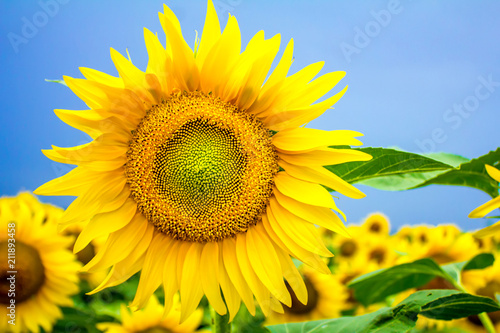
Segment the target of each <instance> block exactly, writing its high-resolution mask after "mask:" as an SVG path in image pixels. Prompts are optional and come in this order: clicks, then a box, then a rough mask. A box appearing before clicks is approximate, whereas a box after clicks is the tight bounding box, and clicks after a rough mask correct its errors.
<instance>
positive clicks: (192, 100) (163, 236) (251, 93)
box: [37, 1, 371, 319]
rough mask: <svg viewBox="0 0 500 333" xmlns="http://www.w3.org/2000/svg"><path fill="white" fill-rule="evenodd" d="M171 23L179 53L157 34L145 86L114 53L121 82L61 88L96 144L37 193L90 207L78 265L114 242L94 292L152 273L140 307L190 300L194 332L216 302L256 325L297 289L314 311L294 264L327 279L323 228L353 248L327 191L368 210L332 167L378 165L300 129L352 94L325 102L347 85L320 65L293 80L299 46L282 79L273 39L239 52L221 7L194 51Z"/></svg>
mask: <svg viewBox="0 0 500 333" xmlns="http://www.w3.org/2000/svg"><path fill="white" fill-rule="evenodd" d="M159 17H160V22H161V24H162V26H163V29H164V31H165V34H166V37H167V41H166V45H165V46H164V45H163V44H162V43H161V42H160V41H159V40H158V38H157V35H156V34H154V33H152V32H150V31H149V30H147V29H145V30H144V37H145V40H146V47H147V50H148V54H149V62H148V65H147V68H146V70H145V71H142V70H140V69H138V68H137V67H135V66H134V65H133V64H132V63H131V61H130V60H128V59H126V58H125V57H123V56H122V55H120V54H119V53H118V52H117V51H115V50H111V58H112V60H113V62H114V64H115V66H116V69H117V70H118V73H119V77H113V76H110V75H107V74H104V73H102V72H98V71H96V70H92V69H88V68H82V69H81V71H82V73H83V75H84V76H85V78H86V79H74V78H70V77H65V78H64V79H65V82H66V83H67V85H68V86H69V88H70V89H72V90H73V92H75V93H76V94H77V95H78V96H79V97H80V98H81V99H82V100H84V101H85V103H86V104H87V105H88V106H89V110H85V111H70V110H56V113H57V115H58V116H59V117H60V118H61V119H62V120H63V121H65V122H66V123H68V124H70V125H71V126H73V127H75V128H78V129H80V130H82V131H84V132H86V133H87V134H89V135H90V136H91V137H92V139H93V141H91V142H89V143H88V144H85V145H81V146H78V147H71V148H60V147H53V149H52V150H47V151H44V154H45V155H47V156H48V157H49V158H51V159H52V160H55V161H58V162H61V163H69V164H75V165H77V167H76V168H75V169H73V170H72V171H70V172H69V173H68V174H66V175H64V176H63V177H60V178H58V179H55V180H52V181H50V182H48V183H47V184H45V185H43V186H41V187H40V188H38V189H37V193H40V194H47V195H54V194H56V195H76V196H77V197H78V198H77V199H75V201H74V202H73V203H72V204H71V205H70V206H69V207H68V209H67V210H66V212H65V214H64V215H63V216H62V218H61V224H63V225H70V224H72V223H76V222H79V221H85V220H89V222H88V225H87V226H86V227H85V228H84V229H83V231H82V232H81V233H80V235H79V237H78V239H77V241H76V243H75V248H74V250H75V251H76V252H78V251H80V250H82V249H84V248H85V247H86V246H87V245H88V244H89V243H90V242H91V241H92V240H93V239H96V238H98V237H106V238H107V240H106V243H105V244H104V246H103V249H102V250H101V251H100V252H99V255H98V256H96V257H94V259H92V260H91V261H89V262H88V264H87V265H86V266H85V267H84V269H85V270H87V271H91V272H93V271H105V270H106V269H108V268H109V267H111V270H110V271H109V274H108V276H107V277H106V279H105V280H104V282H103V283H102V284H101V285H100V286H98V287H97V288H96V289H95V291H94V292H97V291H99V290H102V289H103V288H106V287H109V286H113V285H116V284H119V283H121V282H123V281H125V280H126V279H127V278H129V277H130V276H132V275H133V274H135V273H136V272H137V271H139V270H142V274H141V279H140V282H139V286H138V290H137V293H136V298H135V299H134V302H133V304H132V306H133V307H134V308H141V307H144V306H145V305H146V304H147V302H148V299H149V296H150V295H151V294H152V292H153V291H154V290H155V289H156V288H157V287H158V286H160V285H163V288H164V292H165V306H164V311H165V312H166V313H168V311H170V309H171V308H172V306H173V299H174V295H176V294H177V293H180V297H181V299H182V302H181V310H182V311H181V314H182V319H186V318H187V316H189V315H190V314H191V313H192V312H193V311H194V310H195V308H196V306H197V305H198V303H199V301H200V299H201V298H202V296H203V295H206V296H207V298H208V301H209V302H210V304H211V305H212V306H213V307H214V308H215V310H216V311H217V312H218V313H220V314H225V313H226V312H227V311H229V313H230V317H231V318H232V317H233V316H234V315H235V314H236V312H237V311H238V309H239V306H240V303H241V302H244V303H245V305H246V306H247V308H248V309H249V311H250V313H252V314H254V313H255V304H254V297H255V299H256V300H257V302H258V304H259V305H260V306H261V308H262V311H263V312H264V314H268V313H269V312H270V310H271V309H274V310H277V311H283V308H282V305H281V304H285V305H287V306H289V307H290V306H291V304H292V298H291V296H290V292H289V289H290V288H291V290H293V291H294V293H295V295H297V298H298V299H299V300H300V301H301V302H304V301H305V299H306V298H307V287H306V285H305V284H304V283H303V282H302V280H301V279H300V275H299V273H298V272H297V269H296V268H295V266H294V264H293V262H292V260H291V257H292V256H293V257H295V258H298V259H299V260H301V261H303V262H304V263H305V264H307V265H309V266H311V267H313V268H315V269H317V270H318V271H321V272H323V273H329V270H328V267H327V266H326V264H325V263H324V261H323V260H322V259H321V257H320V256H331V255H332V254H331V253H330V252H329V251H328V249H327V248H326V247H325V246H324V244H323V243H322V241H321V238H320V234H319V232H318V228H317V227H316V226H315V225H318V226H320V227H322V228H326V229H329V230H332V231H334V232H336V233H340V234H343V235H346V236H347V235H348V234H347V231H346V228H345V227H344V225H343V222H342V218H341V217H343V218H345V216H344V214H343V213H342V212H341V211H340V210H339V209H338V208H337V206H336V203H335V201H334V200H333V198H332V196H331V195H330V193H329V192H328V191H327V190H326V188H331V189H334V190H336V191H338V192H340V193H342V194H345V195H347V196H349V197H353V198H362V197H363V196H364V194H363V193H361V192H360V191H359V190H357V189H356V188H354V187H353V186H351V185H350V184H348V183H346V182H345V181H343V180H342V179H340V178H339V177H338V176H336V175H335V174H333V173H331V172H329V171H328V170H327V169H325V168H324V166H326V165H332V164H341V163H345V162H350V161H365V160H368V159H370V158H371V156H369V155H367V154H365V153H363V152H360V151H358V150H351V149H339V148H332V146H346V145H348V146H350V145H360V144H361V142H360V141H359V140H357V139H356V137H357V136H360V135H361V134H360V133H358V132H354V131H348V130H337V131H321V130H315V129H311V128H305V127H302V125H304V124H306V123H308V122H309V121H311V120H313V119H315V118H316V117H318V116H320V115H321V114H322V113H323V112H325V111H326V110H328V109H329V108H331V106H332V105H333V104H335V103H336V102H337V101H338V100H339V98H340V97H341V96H342V95H343V94H344V92H345V91H346V88H347V87H345V88H343V89H340V91H338V92H336V93H335V94H333V95H332V96H328V97H327V98H324V99H322V97H323V96H325V94H328V93H329V91H331V90H332V89H333V88H334V87H335V85H336V84H337V83H338V82H339V81H340V80H341V79H342V77H343V76H344V75H345V73H344V72H333V73H327V74H324V75H322V76H319V77H317V78H315V77H316V75H317V74H318V73H319V72H320V70H321V68H322V66H323V63H321V62H320V63H315V64H312V65H310V66H307V67H306V68H304V69H302V70H300V71H297V72H296V73H294V74H293V75H289V70H290V66H291V64H292V60H293V41H290V42H289V43H288V45H287V46H286V48H285V50H284V52H283V54H282V56H281V58H280V59H279V60H278V61H277V64H276V66H275V68H274V69H273V70H272V71H271V72H270V69H271V67H272V64H273V62H274V60H275V57H276V55H277V53H278V50H279V44H280V36H279V35H276V36H274V37H272V38H268V39H266V38H265V36H264V33H263V32H262V31H261V32H259V33H257V34H256V35H255V36H254V37H253V38H252V39H251V40H250V42H249V43H248V45H247V46H246V48H245V49H244V50H243V51H242V50H241V37H240V31H239V27H238V22H237V21H236V19H235V18H234V17H233V16H230V17H229V20H228V23H227V25H226V27H225V29H224V30H223V31H221V29H220V25H219V20H218V17H217V14H216V12H215V9H214V6H213V4H212V2H211V1H208V10H207V16H206V20H205V26H204V28H203V34H202V36H201V39H200V41H199V43H197V46H196V49H195V50H193V49H191V48H190V47H189V45H188V43H186V41H185V40H184V38H183V37H182V31H181V25H180V22H179V21H178V19H177V17H176V16H175V14H174V13H173V12H172V11H171V10H170V9H169V8H168V7H167V6H165V7H164V12H163V13H160V14H159ZM320 99H322V100H321V101H320V102H318V100H320ZM337 213H338V214H340V216H341V217H339V216H338V215H337ZM200 276H203V277H204V278H203V279H200V278H199V277H200ZM285 281H287V283H288V287H287V285H286V284H285ZM221 291H222V294H221Z"/></svg>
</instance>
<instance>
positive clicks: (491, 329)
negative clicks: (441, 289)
mask: <svg viewBox="0 0 500 333" xmlns="http://www.w3.org/2000/svg"><path fill="white" fill-rule="evenodd" d="M447 280H448V281H449V282H451V283H452V284H453V286H454V287H455V288H456V289H458V290H460V291H461V292H463V293H467V294H469V292H468V291H467V290H466V289H465V288H464V287H463V286H461V285H460V284H459V283H458V282H457V281H455V280H454V279H453V278H450V279H447ZM477 316H478V317H479V320H480V321H481V323H482V324H483V327H484V329H485V330H486V332H488V333H495V332H496V331H495V326H493V323H492V322H491V319H490V317H489V316H488V314H487V313H486V312H481V313H480V314H478V315H477Z"/></svg>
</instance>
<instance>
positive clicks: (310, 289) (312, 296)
mask: <svg viewBox="0 0 500 333" xmlns="http://www.w3.org/2000/svg"><path fill="white" fill-rule="evenodd" d="M304 283H305V285H306V289H307V304H302V303H301V302H300V301H299V299H298V298H297V296H296V295H295V293H294V292H293V289H292V288H291V287H290V285H289V284H288V282H286V281H285V285H286V288H287V289H288V291H289V292H290V296H291V297H292V306H291V307H288V306H286V305H285V304H283V307H284V309H285V311H287V312H289V313H293V314H295V315H305V314H308V313H310V312H312V311H314V309H316V307H317V305H318V301H319V293H318V291H317V290H316V288H314V285H313V284H312V282H311V281H310V280H309V279H308V278H307V276H304Z"/></svg>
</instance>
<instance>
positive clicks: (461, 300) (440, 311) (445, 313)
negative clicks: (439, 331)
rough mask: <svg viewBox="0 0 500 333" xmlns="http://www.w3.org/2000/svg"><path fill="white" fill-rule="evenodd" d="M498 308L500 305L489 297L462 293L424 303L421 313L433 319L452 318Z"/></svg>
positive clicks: (499, 308)
mask: <svg viewBox="0 0 500 333" xmlns="http://www.w3.org/2000/svg"><path fill="white" fill-rule="evenodd" d="M498 310H500V306H498V304H497V303H496V302H495V301H494V300H492V299H491V298H489V297H483V296H475V295H470V294H465V293H460V294H455V295H450V296H448V297H442V298H439V299H437V300H435V301H433V302H430V303H428V304H426V305H424V306H423V307H422V311H421V312H420V314H422V315H423V316H425V317H427V318H432V319H440V320H452V319H458V318H464V317H468V316H473V315H477V314H479V313H481V312H493V311H498Z"/></svg>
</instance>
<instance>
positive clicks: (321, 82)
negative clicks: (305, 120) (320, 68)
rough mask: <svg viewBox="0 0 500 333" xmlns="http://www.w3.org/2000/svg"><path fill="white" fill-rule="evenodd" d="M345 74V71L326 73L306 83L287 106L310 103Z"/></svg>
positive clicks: (331, 87) (328, 89) (299, 105)
mask: <svg viewBox="0 0 500 333" xmlns="http://www.w3.org/2000/svg"><path fill="white" fill-rule="evenodd" d="M344 76H345V72H331V73H326V74H324V75H322V76H320V77H319V78H317V79H315V80H314V81H312V82H310V83H309V84H307V85H306V86H305V87H304V88H303V89H301V90H299V91H297V93H296V94H295V96H294V98H292V100H291V101H290V104H289V105H288V107H289V108H290V109H294V108H297V107H301V106H307V105H311V103H314V102H316V101H317V100H318V99H319V98H321V97H323V96H324V95H325V94H326V93H328V92H329V91H330V90H332V89H333V87H335V85H336V84H337V83H339V82H340V80H341V79H342V78H343V77H344Z"/></svg>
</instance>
